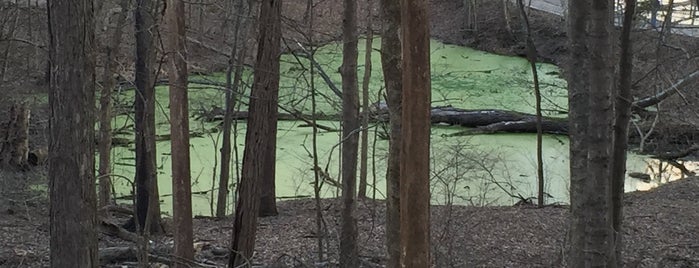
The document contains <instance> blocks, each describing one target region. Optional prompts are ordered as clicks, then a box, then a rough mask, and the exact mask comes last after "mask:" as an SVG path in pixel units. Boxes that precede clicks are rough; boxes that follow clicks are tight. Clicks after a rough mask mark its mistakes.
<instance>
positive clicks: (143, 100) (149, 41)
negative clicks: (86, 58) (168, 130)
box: [130, 0, 162, 233]
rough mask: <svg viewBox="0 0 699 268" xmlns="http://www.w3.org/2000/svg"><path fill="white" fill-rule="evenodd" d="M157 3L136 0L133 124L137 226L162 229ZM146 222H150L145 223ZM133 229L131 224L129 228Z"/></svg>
mask: <svg viewBox="0 0 699 268" xmlns="http://www.w3.org/2000/svg"><path fill="white" fill-rule="evenodd" d="M156 10H157V6H156V3H155V1H154V0H137V1H136V9H135V10H134V19H135V22H136V23H135V25H136V66H135V69H136V70H135V73H136V79H135V80H136V81H135V84H136V96H135V101H134V108H135V115H134V128H135V136H136V178H135V181H136V206H135V210H136V218H135V219H134V220H135V223H134V224H135V226H136V227H137V228H135V229H137V230H139V231H143V230H146V229H148V230H149V231H150V232H151V233H161V232H162V227H161V226H160V202H159V200H158V199H159V196H158V177H157V173H156V170H155V167H156V163H155V162H156V159H155V157H156V151H155V87H154V85H155V83H154V81H155V79H154V76H155V44H154V43H153V36H154V29H155V27H156V24H155V16H157V11H156ZM146 223H148V224H149V226H144V225H145V224H146ZM130 229H133V228H130Z"/></svg>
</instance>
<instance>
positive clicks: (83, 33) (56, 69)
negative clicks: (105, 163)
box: [48, 0, 99, 267]
mask: <svg viewBox="0 0 699 268" xmlns="http://www.w3.org/2000/svg"><path fill="white" fill-rule="evenodd" d="M92 4H93V2H92V1H91V0H74V1H49V2H48V18H49V37H50V50H49V54H50V62H51V68H50V70H51V71H50V79H49V81H50V82H49V107H50V109H51V116H50V117H49V133H50V135H49V137H50V138H49V178H50V182H49V192H50V194H49V195H50V204H51V208H50V229H51V230H50V234H51V238H50V244H51V245H50V250H51V253H50V255H51V267H97V266H98V265H99V259H98V258H97V235H96V233H95V225H96V224H95V223H96V214H97V207H96V205H97V204H96V203H97V196H96V192H95V143H94V140H95V127H94V126H95V33H94V29H95V17H94V14H93V6H92Z"/></svg>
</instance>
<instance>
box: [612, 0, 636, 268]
mask: <svg viewBox="0 0 699 268" xmlns="http://www.w3.org/2000/svg"><path fill="white" fill-rule="evenodd" d="M625 3H626V5H625V10H624V22H623V27H622V31H621V58H620V59H619V81H618V87H617V90H616V94H615V96H614V97H615V98H614V102H615V109H616V115H615V118H614V121H615V122H614V148H613V158H612V211H613V212H612V213H613V215H612V220H613V228H614V247H615V248H614V254H615V259H616V265H617V267H622V266H623V258H622V247H623V240H622V239H623V235H622V220H623V209H624V180H625V179H626V176H625V175H626V151H627V149H628V142H629V122H630V121H631V104H632V103H633V96H632V95H631V73H632V71H633V46H632V43H631V30H632V28H633V19H634V16H635V15H636V0H626V1H625Z"/></svg>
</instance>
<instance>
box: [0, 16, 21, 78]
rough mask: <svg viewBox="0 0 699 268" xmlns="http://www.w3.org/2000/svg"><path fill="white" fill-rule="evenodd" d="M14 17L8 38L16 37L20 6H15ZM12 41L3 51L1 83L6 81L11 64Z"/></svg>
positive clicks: (0, 73) (0, 71) (0, 69)
mask: <svg viewBox="0 0 699 268" xmlns="http://www.w3.org/2000/svg"><path fill="white" fill-rule="evenodd" d="M13 18H14V19H13V20H12V24H11V25H10V29H9V33H7V39H8V40H11V39H14V38H15V31H16V30H17V21H18V20H19V6H15V13H14V17H13ZM12 43H13V42H7V46H6V47H5V52H4V53H3V63H2V67H0V83H4V82H5V76H6V75H7V68H8V66H9V64H10V52H12Z"/></svg>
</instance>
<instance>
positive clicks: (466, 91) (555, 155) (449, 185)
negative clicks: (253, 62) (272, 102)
mask: <svg viewBox="0 0 699 268" xmlns="http://www.w3.org/2000/svg"><path fill="white" fill-rule="evenodd" d="M359 46H360V55H363V53H364V52H363V51H364V43H363V40H362V41H361V42H360V44H359ZM379 47H380V39H378V38H377V39H376V40H375V41H374V48H375V49H374V52H373V53H372V65H373V69H372V78H371V86H370V87H371V89H370V91H371V93H370V99H371V102H376V101H379V98H378V95H379V91H380V90H381V89H382V85H383V78H382V73H381V63H380V58H379V57H380V56H379V53H378V52H377V49H378V48H379ZM431 49H432V53H431V56H432V91H433V93H432V101H433V106H444V105H452V106H454V107H459V108H466V109H485V108H497V109H507V110H514V111H520V112H527V113H533V112H534V96H533V90H532V89H531V86H530V85H531V73H530V67H529V65H528V63H527V62H526V60H525V59H522V58H517V57H506V56H499V55H495V54H490V53H486V52H482V51H477V50H473V49H470V48H466V47H459V46H453V45H446V44H443V43H440V42H437V41H432V42H431ZM359 58H360V59H363V57H359ZM316 59H317V61H318V62H319V63H320V65H321V66H322V67H323V70H324V71H325V72H326V73H327V74H328V76H329V77H330V79H331V80H332V81H333V82H334V83H335V84H336V85H338V87H339V85H340V84H341V78H340V75H339V73H338V72H337V70H338V67H339V66H340V64H341V45H340V44H337V43H333V44H329V45H326V46H324V47H321V48H319V49H318V52H317V54H316ZM298 61H300V62H301V63H302V64H304V65H308V61H307V60H304V59H299V60H298ZM298 61H297V59H295V58H294V57H292V56H291V55H284V56H282V66H281V77H282V79H281V87H280V105H282V106H284V107H293V108H294V109H296V110H300V111H304V112H306V113H310V98H309V97H308V95H309V93H308V92H309V90H308V86H307V83H306V81H307V79H308V72H307V70H305V69H304V68H303V67H302V66H301V65H300V64H299V63H298ZM363 68H364V62H363V61H360V62H359V68H358V72H359V74H360V77H361V74H363V72H364V69H363ZM538 71H539V73H540V77H541V82H542V85H543V87H542V93H543V95H544V102H543V109H544V110H545V111H546V115H548V116H556V117H563V116H565V114H564V113H563V111H565V110H567V99H566V96H567V93H566V89H565V81H564V80H563V79H562V78H561V76H560V71H559V69H558V67H556V66H554V65H550V64H539V65H538ZM245 77H246V81H247V82H246V83H247V85H249V83H250V81H252V80H251V78H252V75H251V73H250V72H249V71H246V73H245ZM205 79H206V80H211V81H214V82H222V81H223V79H224V78H223V75H222V74H217V75H212V76H193V77H191V80H190V81H195V80H205ZM315 81H316V87H317V90H318V91H319V96H323V97H319V98H318V99H319V103H318V107H319V110H320V111H321V112H323V113H325V114H337V112H338V111H339V105H340V102H339V99H338V98H336V97H335V95H334V93H333V92H332V91H331V90H330V88H329V87H328V86H327V84H324V83H323V80H321V79H320V77H316V79H315ZM189 90H190V91H189V92H190V111H191V113H192V115H193V117H192V118H191V121H190V128H191V132H193V133H195V132H196V133H199V134H200V135H198V136H197V137H192V139H191V141H190V142H191V148H190V150H191V165H192V168H191V170H192V192H193V193H194V194H193V196H192V197H193V199H192V200H193V210H194V214H195V215H211V214H212V211H213V208H215V204H213V203H212V200H216V198H215V197H216V196H215V193H216V190H217V187H218V182H217V180H218V171H219V170H218V169H219V168H220V160H219V157H220V153H219V148H220V144H221V139H222V137H221V132H220V131H217V130H218V125H219V122H202V121H200V120H195V118H194V114H195V111H197V110H200V109H210V108H211V107H212V106H217V107H223V106H224V105H223V95H224V94H223V91H222V90H221V89H220V88H216V87H214V86H207V85H202V84H194V83H191V84H190V89H189ZM248 90H249V89H248ZM133 94H134V92H133V90H127V91H124V92H121V93H120V94H119V95H118V96H117V101H116V102H117V105H118V104H130V103H132V100H133ZM156 94H157V104H156V124H157V134H159V135H167V134H169V125H168V119H167V118H168V116H167V115H168V110H167V107H168V90H167V87H157V88H156ZM245 94H248V93H245ZM245 94H244V95H245ZM242 102H243V103H242V104H241V105H240V107H238V109H240V110H243V111H244V110H247V107H246V106H245V103H247V100H246V99H244V98H243V99H242ZM131 118H132V115H129V114H125V115H120V116H117V117H116V118H115V120H114V122H113V127H114V129H126V130H130V129H132V127H130V125H131V124H133V123H132V119H131ZM319 123H320V124H322V125H325V126H330V127H333V128H336V129H339V122H337V121H320V122H319ZM303 125H304V124H303V122H298V121H280V122H279V125H278V136H277V163H276V169H277V176H276V183H277V185H276V191H277V197H279V198H297V197H307V196H311V195H312V194H313V189H312V181H313V173H312V169H311V168H312V158H311V156H310V154H309V153H308V152H309V151H310V149H309V148H311V140H312V139H311V134H312V129H311V128H308V127H303ZM372 126H374V127H373V128H371V130H370V132H369V137H370V141H369V144H370V147H369V152H370V157H369V159H370V160H369V162H370V163H369V176H368V181H369V184H370V186H369V189H368V191H369V193H367V196H373V195H374V194H375V196H376V197H377V198H383V197H384V191H385V171H386V155H387V148H388V142H387V141H386V140H384V139H380V138H379V139H378V140H376V142H374V141H373V139H374V137H375V136H376V135H375V131H377V130H378V131H379V132H383V126H382V125H381V124H379V125H372ZM236 128H237V134H236V135H235V136H236V137H237V139H236V145H237V146H238V160H242V153H243V147H244V135H245V130H246V124H245V121H239V122H237V127H236ZM462 130H463V128H462V127H458V126H435V127H433V128H432V141H431V142H432V143H431V160H430V161H431V165H432V169H433V170H432V183H431V187H432V200H433V203H434V204H444V203H445V202H454V203H456V204H464V205H477V206H483V205H512V204H514V203H515V202H517V201H518V198H515V197H514V196H520V195H521V196H523V197H533V196H536V185H537V183H536V161H535V159H536V156H535V148H536V136H535V135H532V134H497V135H472V136H456V137H447V136H448V134H451V133H455V132H459V131H462ZM115 137H117V138H124V139H132V138H133V132H132V131H130V132H129V131H126V132H119V134H117V135H116V136H115ZM338 140H339V132H322V131H321V132H320V133H319V136H318V143H319V146H318V148H319V155H320V161H319V165H320V166H321V167H326V166H327V167H328V174H330V176H332V177H333V178H339V169H338V165H339V152H338V150H337V149H336V148H335V145H336V144H337V143H338ZM372 144H375V145H376V146H375V147H374V146H372ZM129 146H130V147H115V148H114V149H113V151H112V154H113V155H112V159H113V164H114V167H113V172H114V173H116V174H119V175H122V176H124V177H126V178H133V176H134V163H133V162H134V153H133V145H129ZM156 147H157V153H158V157H157V160H158V164H157V168H158V186H159V191H160V194H161V202H162V203H161V204H162V211H163V212H169V211H171V209H172V198H171V193H172V186H171V183H170V182H171V176H170V172H171V169H170V163H171V162H170V142H169V140H163V141H158V142H157V146H156ZM653 161H654V160H650V159H647V158H646V157H643V156H639V155H634V154H630V156H629V161H628V164H627V166H628V169H629V172H648V173H651V171H653V172H652V173H654V174H658V175H659V174H660V172H655V171H656V170H658V168H656V167H657V166H658V165H661V163H658V162H657V161H656V162H653ZM666 166H667V165H666ZM235 167H236V165H233V174H232V178H233V180H234V181H235V178H236V174H237V172H236V170H235ZM649 167H653V169H652V170H651V169H649ZM544 169H545V171H544V173H545V176H546V192H547V194H548V195H549V198H548V199H547V202H548V203H554V202H560V203H567V202H568V186H569V181H568V177H569V172H568V140H567V138H566V137H564V136H555V135H546V136H545V137H544ZM664 174H667V173H664ZM656 177H658V178H659V177H660V176H656ZM673 178H674V177H672V178H664V180H665V181H667V180H668V179H673ZM374 183H375V185H374ZM658 183H659V181H658V180H654V181H652V182H650V183H646V182H642V181H640V180H637V179H627V181H626V190H627V191H635V190H647V189H650V188H652V187H654V186H656V185H657V184H658ZM212 185H213V187H212ZM372 186H373V187H372ZM114 187H115V192H116V195H117V196H126V197H127V196H129V195H131V191H132V185H131V183H130V182H129V181H127V180H125V179H121V178H115V179H114ZM212 190H214V191H212ZM374 190H375V193H374ZM231 192H232V193H234V191H231ZM338 193H339V189H337V188H334V187H333V186H329V185H327V184H326V186H325V187H324V189H323V191H322V194H323V197H335V196H337V195H338ZM127 200H128V198H127ZM122 201H123V200H122ZM232 203H233V197H232V196H231V197H230V199H229V203H228V207H229V210H228V211H229V213H230V208H231V207H232V206H231V205H232Z"/></svg>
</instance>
